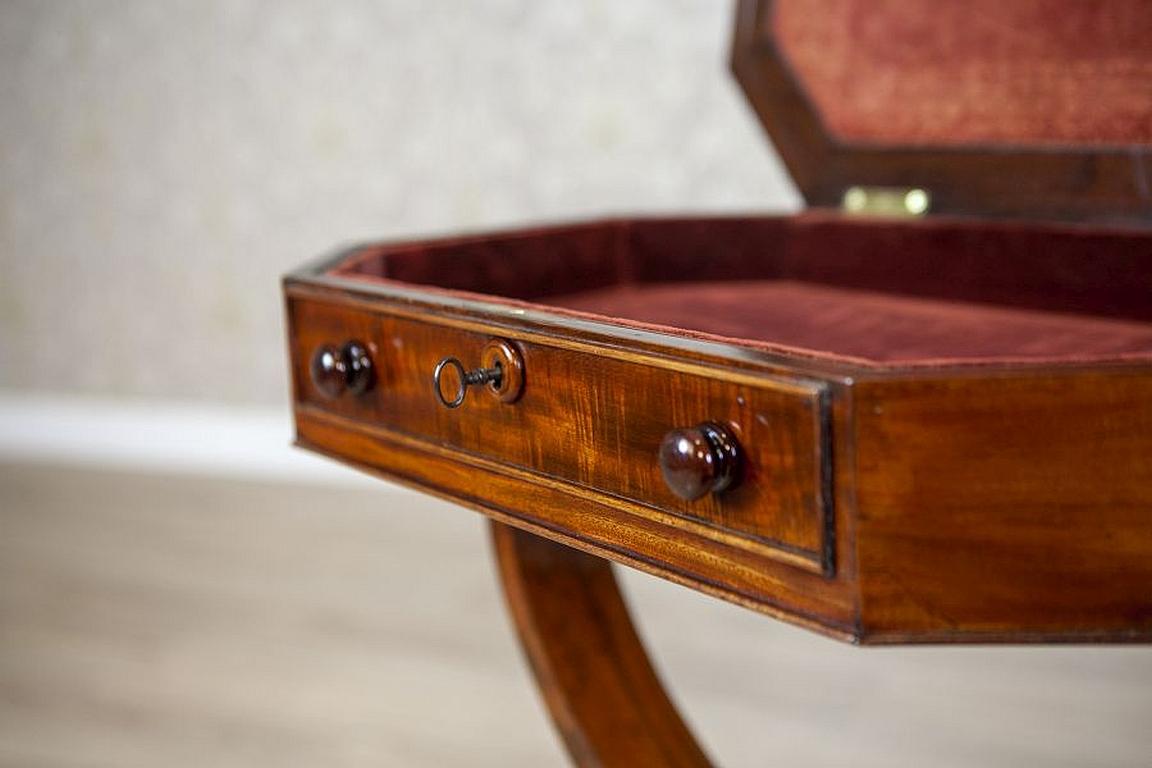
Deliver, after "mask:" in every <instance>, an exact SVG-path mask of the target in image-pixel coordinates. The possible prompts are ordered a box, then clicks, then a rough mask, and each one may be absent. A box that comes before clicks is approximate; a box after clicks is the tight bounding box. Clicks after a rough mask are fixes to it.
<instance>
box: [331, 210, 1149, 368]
mask: <svg viewBox="0 0 1152 768" xmlns="http://www.w3.org/2000/svg"><path fill="white" fill-rule="evenodd" d="M332 272H333V273H334V274H337V275H341V276H344V277H352V278H356V279H368V280H373V281H377V280H380V281H385V282H388V283H393V284H415V285H419V286H421V287H422V288H424V289H425V290H428V291H430V292H433V293H442V294H451V295H456V296H463V297H465V298H473V299H477V298H482V299H485V300H488V301H497V302H500V301H503V302H506V303H510V304H517V305H521V306H535V307H539V308H542V309H549V310H552V311H554V312H558V313H561V314H570V315H579V316H583V317H592V318H595V319H601V320H610V321H612V322H614V323H616V324H619V325H625V326H633V327H643V328H650V329H655V330H659V331H662V332H667V333H671V334H677V335H682V336H690V337H704V338H710V339H716V340H721V341H726V342H729V343H736V344H741V345H745V346H750V347H754V348H758V349H766V350H769V351H775V352H784V353H788V354H799V355H804V356H808V357H817V358H828V359H839V360H849V361H852V362H857V363H861V364H875V365H907V366H938V365H949V364H997V363H1007V362H1018V361H1031V362H1056V363H1064V362H1074V361H1132V360H1138V361H1149V360H1152V233H1150V232H1148V231H1144V230H1127V231H1125V230H1114V229H1092V228H1073V227H1059V226H1051V225H1029V224H1021V223H1015V224H1008V225H1003V224H1002V225H990V224H983V223H977V222H971V221H968V222H963V221H921V222H896V221H865V220H851V219H848V220H845V219H841V218H838V217H820V216H802V217H791V218H787V217H759V218H702V219H650V220H636V221H608V222H598V223H591V224H580V225H572V226H564V227H552V228H543V229H537V230H526V231H518V232H511V233H495V234H491V235H482V236H472V237H463V238H453V239H444V240H435V241H425V242H415V243H408V244H401V245H384V246H370V247H366V248H364V249H361V250H359V251H358V252H356V253H355V254H353V255H352V256H350V257H349V258H348V259H346V260H345V261H344V262H342V263H341V264H339V265H337V266H336V267H335V268H334V269H333V270H332Z"/></svg>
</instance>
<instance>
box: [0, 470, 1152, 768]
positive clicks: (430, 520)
mask: <svg viewBox="0 0 1152 768" xmlns="http://www.w3.org/2000/svg"><path fill="white" fill-rule="evenodd" d="M487 550H488V542H487V537H486V535H485V531H484V529H483V527H482V526H481V524H480V520H479V518H478V517H477V516H476V515H474V514H473V513H471V512H466V511H463V510H459V509H455V508H453V507H450V506H448V505H446V504H442V503H439V502H433V501H425V500H421V499H418V498H416V497H414V496H412V495H407V494H397V493H395V492H393V493H386V492H379V491H371V490H358V489H351V488H348V489H334V488H323V487H318V486H288V485H257V484H251V483H244V482H240V481H236V480H229V481H223V480H206V479H195V478H188V477H184V478H175V477H156V476H134V475H126V474H109V473H101V472H95V471H78V470H67V471H65V470H58V469H55V470H54V469H49V468H32V467H19V466H0V765H3V766H150V767H151V766H166V767H177V766H197V767H198V768H199V767H200V766H277V767H278V768H279V767H288V766H361V765H364V766H368V765H371V766H416V767H423V766H430V767H431V766H435V767H436V768H443V767H446V766H447V767H451V766H547V765H559V764H561V763H562V759H563V758H562V754H561V752H560V750H559V748H558V747H557V745H556V742H555V741H554V739H553V736H552V733H551V730H550V726H549V724H548V723H547V721H546V720H545V718H544V716H543V715H542V714H541V711H540V709H539V707H538V705H537V700H536V696H535V691H534V690H533V689H532V688H531V687H530V683H529V680H528V677H527V675H526V673H525V671H524V669H523V668H522V666H521V660H520V657H519V653H518V650H517V649H516V648H515V646H514V643H513V638H512V633H511V629H510V628H509V626H508V624H507V622H506V619H505V616H504V612H503V605H502V604H501V602H500V598H499V595H498V593H497V592H496V584H495V579H494V577H493V574H492V573H491V572H490V570H489V567H488V551H487ZM626 585H627V587H628V589H629V592H630V594H631V595H632V596H633V598H634V600H635V603H636V605H637V607H638V611H639V612H640V614H641V619H642V629H643V630H644V632H645V634H646V635H647V636H648V637H649V640H650V642H651V644H652V645H653V647H654V650H655V652H656V655H657V658H658V661H659V662H660V664H661V666H662V667H663V669H664V670H665V672H666V675H667V677H669V678H670V679H671V682H672V687H673V690H674V691H675V693H676V694H677V696H678V697H679V698H680V699H681V701H682V704H683V706H684V708H685V710H686V712H687V714H688V716H689V718H690V720H691V721H692V722H693V723H694V724H695V725H696V726H697V730H698V731H699V732H700V733H701V734H702V736H703V740H704V741H705V743H706V744H707V745H708V747H709V749H710V751H711V752H712V754H713V755H714V756H715V757H716V758H717V759H718V761H719V762H721V763H722V764H724V765H729V766H762V765H785V764H788V765H798V766H840V765H848V764H851V765H854V766H881V765H883V766H891V765H896V766H901V765H907V766H934V767H935V768H940V767H942V766H943V767H947V766H1037V765H1043V766H1077V767H1080V766H1144V767H1146V766H1152V650H1149V649H1144V648H1102V649H1101V648H1078V647H1064V648H999V649H987V648H959V649H957V648H927V649H924V648H918V649H872V650H861V649H856V648H851V647H847V646H842V645H838V644H836V643H833V642H831V641H828V640H824V639H822V638H818V637H813V636H810V635H808V634H806V633H804V632H801V631H798V630H795V629H792V628H790V627H786V626H783V625H781V624H779V623H777V622H774V621H772V620H770V619H767V618H763V617H760V616H757V615H754V614H752V613H749V612H747V611H744V610H741V609H738V608H734V607H731V606H727V605H723V604H721V603H718V602H716V601H712V600H708V599H704V598H700V597H697V596H695V595H693V594H691V593H688V592H686V591H684V590H682V589H680V588H676V587H672V586H670V585H666V584H663V583H661V582H658V581H656V580H654V579H651V578H648V577H645V576H641V575H638V574H630V575H629V576H628V578H627V581H626Z"/></svg>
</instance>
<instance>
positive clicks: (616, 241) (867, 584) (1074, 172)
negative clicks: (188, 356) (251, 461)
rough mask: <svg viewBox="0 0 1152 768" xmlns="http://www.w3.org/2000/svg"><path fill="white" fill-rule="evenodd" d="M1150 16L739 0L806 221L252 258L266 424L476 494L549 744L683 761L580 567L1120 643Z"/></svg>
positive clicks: (890, 636) (707, 220) (1150, 597)
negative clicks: (278, 277)
mask: <svg viewBox="0 0 1152 768" xmlns="http://www.w3.org/2000/svg"><path fill="white" fill-rule="evenodd" d="M974 5H975V6H979V7H978V8H974ZM977 11H978V12H979V13H977ZM977 16H979V22H980V23H978V24H977V23H974V21H973V19H974V18H975V17H977ZM1149 29H1152V5H1150V4H1148V3H1143V2H1136V1H1134V0H1107V1H1106V2H1098V3H1083V4H1075V5H1069V4H1064V3H1061V2H1058V1H1057V0H1022V2H1019V3H1004V2H1002V0H997V2H985V1H984V0H977V1H976V2H975V3H973V2H971V0H970V1H968V2H964V3H960V2H954V1H944V2H941V1H940V0H892V1H891V2H886V3H880V4H877V3H871V2H865V0H806V2H801V0H776V2H768V1H767V0H761V1H756V0H745V1H744V2H741V3H740V5H739V9H738V12H737V24H736V35H735V39H734V45H733V51H734V53H733V67H734V70H735V72H736V74H737V77H738V79H739V80H740V82H741V84H742V86H743V87H744V90H745V92H746V94H747V95H748V97H749V100H750V101H751V103H752V105H753V107H754V108H755V110H756V112H757V114H758V115H759V117H760V118H761V120H762V122H763V123H764V124H765V127H766V128H767V129H768V132H769V134H770V135H771V136H772V138H773V140H774V141H775V143H776V145H777V148H778V149H779V150H780V153H781V156H782V157H783V158H784V160H785V162H786V164H787V165H788V167H789V170H790V171H791V172H792V174H793V176H794V178H795V179H796V180H797V184H798V185H799V187H800V189H801V190H802V191H803V192H804V194H805V197H806V198H807V199H808V200H809V202H810V203H812V204H813V208H812V209H811V210H809V211H807V212H805V213H802V214H800V215H797V216H735V217H676V218H649V219H636V218H621V219H610V220H601V221H591V222H585V223H577V224H570V225H560V226H552V227H539V228H532V229H522V230H516V231H509V232H498V233H488V234H480V235H469V236H460V237H452V238H441V239H434V240H414V241H410V242H404V243H386V244H367V245H362V246H356V247H352V248H349V249H346V250H343V251H341V252H339V253H337V254H335V255H333V256H330V257H328V258H326V259H325V260H323V261H322V262H319V263H317V264H315V265H313V266H310V267H306V268H304V269H302V270H300V271H298V272H296V273H293V274H292V275H289V276H288V277H287V278H286V279H285V282H284V289H285V297H286V302H287V317H288V335H289V351H290V356H291V361H292V376H293V387H294V389H293V392H294V403H295V419H296V428H297V440H298V443H299V444H300V445H302V446H304V447H306V448H309V449H311V450H314V451H317V452H320V453H323V454H326V455H328V456H332V457H334V458H336V459H338V460H341V461H343V462H346V463H348V464H351V465H353V466H356V467H360V468H362V469H364V470H366V471H368V472H371V473H374V474H378V475H380V476H382V477H387V478H391V479H393V480H396V481H399V482H402V483H406V484H409V485H412V486H415V487H417V488H420V489H422V490H424V491H426V492H428V493H431V494H434V495H438V496H441V497H444V498H447V499H450V500H452V501H455V502H457V503H459V504H460V505H462V506H466V507H471V508H473V509H475V510H478V511H480V512H481V513H483V514H485V515H486V516H488V517H489V518H491V520H492V533H493V539H494V544H495V552H496V556H497V560H498V563H499V568H500V573H501V577H502V583H503V585H504V591H505V593H506V595H507V599H508V604H509V607H510V610H511V613H512V616H513V618H514V619H515V622H516V625H517V628H518V630H519V634H520V639H521V642H522V645H523V648H524V650H525V653H526V654H527V657H528V659H529V661H530V663H531V666H532V669H533V672H534V673H535V675H536V679H537V681H538V683H539V685H540V687H541V689H542V691H543V694H544V698H545V701H546V702H547V704H548V707H549V709H550V710H551V712H552V716H553V719H554V721H555V722H556V725H557V727H558V728H559V730H560V733H561V735H562V736H563V738H564V741H565V743H566V744H567V746H568V749H569V752H570V753H571V755H572V757H573V759H574V760H575V762H576V763H578V764H580V765H629V766H631V765H654V766H655V765H706V764H707V758H706V757H705V755H704V753H703V752H702V751H701V749H700V748H699V747H698V746H697V745H696V743H695V741H694V740H693V738H692V736H691V734H690V733H689V732H688V730H687V728H686V727H685V726H684V724H683V722H682V721H681V719H680V718H679V716H678V715H677V713H676V711H675V709H674V707H673V706H672V704H671V703H670V702H669V700H668V697H667V696H666V695H665V693H664V691H663V689H662V687H661V685H660V682H659V680H658V679H657V676H656V675H655V673H654V672H653V670H652V667H651V665H650V663H649V662H648V659H647V657H646V654H645V652H644V649H643V647H642V645H641V643H640V641H639V639H638V638H637V635H636V632H635V631H634V629H633V627H632V624H631V621H630V619H629V616H628V611H627V608H626V606H625V603H624V601H623V599H622V598H621V595H620V593H619V590H618V588H617V585H616V582H615V580H614V577H613V574H612V571H611V568H610V566H609V561H614V562H616V563H622V564H625V565H629V566H631V567H634V568H638V569H641V570H644V571H647V572H649V573H652V574H655V575H657V576H660V577H662V578H665V579H668V580H670V581H673V582H676V583H678V584H682V585H684V586H686V587H689V588H692V589H696V590H699V591H701V592H704V593H707V594H709V595H713V596H715V597H718V598H721V599H724V600H729V601H732V602H734V603H737V604H740V605H743V606H746V607H748V608H751V609H753V610H756V611H760V612H762V613H765V614H767V615H769V616H773V617H776V618H779V619H783V620H785V621H789V622H792V623H795V624H798V625H801V626H803V627H806V628H809V629H812V630H814V631H817V632H821V633H823V634H826V635H829V636H832V637H834V638H838V639H841V640H844V641H848V642H854V643H861V644H883V643H945V642H946V643H955V642H980V643H988V642H1011V643H1037V642H1081V643H1085V642H1109V643H1119V642H1148V641H1149V640H1152V230H1150V229H1149V224H1150V223H1152V191H1150V190H1152V183H1150V181H1149V179H1152V159H1150V156H1149V154H1150V153H1149V147H1150V146H1152V87H1149V86H1150V85H1152V83H1150V82H1149V80H1150V77H1149V75H1148V73H1149V72H1150V71H1152V70H1150V69H1149V59H1150V58H1152V49H1149V47H1148V46H1147V42H1146V41H1147V34H1146V33H1147V30H1149ZM1072 61H1074V62H1075V66H1063V63H1064V62H1072ZM977 214H979V215H977Z"/></svg>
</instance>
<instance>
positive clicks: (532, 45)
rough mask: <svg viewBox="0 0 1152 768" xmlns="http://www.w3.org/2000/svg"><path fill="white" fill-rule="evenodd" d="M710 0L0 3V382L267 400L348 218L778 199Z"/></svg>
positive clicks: (363, 221)
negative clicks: (299, 279)
mask: <svg viewBox="0 0 1152 768" xmlns="http://www.w3.org/2000/svg"><path fill="white" fill-rule="evenodd" d="M731 12H732V8H731V5H730V4H729V3H727V2H719V1H718V0H678V1H677V2H669V1H668V0H629V2H626V3H615V2H611V1H610V0H581V2H571V0H547V1H541V0H534V1H530V0H484V1H483V2H479V1H473V2H467V3H460V2H452V3H421V2H413V1H412V0H406V1H398V0H346V1H344V2H337V3H316V2H309V1H307V0H297V1H295V2H276V3H256V2H250V1H239V0H211V1H205V0H196V1H195V2H188V1H182V2H162V3H155V2H147V1H145V0H124V1H122V2H116V3H99V2H77V1H75V0H53V2H49V3H45V2H38V1H37V0H20V1H18V2H13V1H12V0H6V1H5V2H4V3H3V4H0V387H3V388H20V389H39V390H45V389H47V390H52V391H65V392H86V393H93V394H101V395H113V396H148V397H163V398H168V397H172V398H182V399H206V400H224V401H230V402H237V403H268V404H275V403H279V402H283V401H284V400H285V399H286V376H285V365H284V361H283V357H284V347H283V342H282V332H281V315H280V313H281V308H280V302H279V296H278V292H279V286H278V283H277V279H278V276H279V275H280V274H281V273H282V272H284V271H285V270H287V269H289V268H291V267H293V266H294V265H296V264H298V263H300V262H302V261H304V260H306V259H309V258H311V257H313V256H315V255H316V254H318V253H320V252H323V251H325V250H327V249H329V248H331V247H333V246H334V245H336V244H338V243H341V242H343V241H348V240H357V239H363V238H371V237H389V236H396V235H407V234H419V233H437V232H446V231H452V230H459V229H474V228H482V227H489V226H499V225H506V224H519V223H522V222H529V221H536V220H551V219H560V218H566V217H587V216H595V215H599V214H602V213H616V212H625V211H664V210H673V211H683V210H710V211H711V210H728V209H740V210H748V209H769V208H775V209H779V208H788V207H794V206H795V205H796V204H797V198H796V194H795V192H794V190H793V189H792V187H791V186H790V182H789V181H788V180H787V178H786V176H785V174H784V173H783V172H782V169H781V167H780V165H779V162H778V161H777V159H776V158H775V156H774V155H773V153H772V151H771V150H770V149H769V148H768V146H767V144H766V142H765V141H764V140H763V139H762V138H761V134H760V132H759V129H758V127H757V125H756V123H755V121H754V119H753V117H752V116H751V114H750V111H749V110H748V108H747V107H746V106H745V104H744V102H743V100H742V98H741V96H740V94H739V91H738V89H737V88H736V86H735V84H734V83H733V82H732V80H731V78H730V76H729V75H728V72H727V62H726V55H727V52H726V48H727V45H728V38H729V30H730V26H731Z"/></svg>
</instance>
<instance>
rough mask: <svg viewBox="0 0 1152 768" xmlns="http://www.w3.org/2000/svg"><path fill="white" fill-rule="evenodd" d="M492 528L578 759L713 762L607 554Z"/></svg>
mask: <svg viewBox="0 0 1152 768" xmlns="http://www.w3.org/2000/svg"><path fill="white" fill-rule="evenodd" d="M491 525H492V539H493V542H494V545H495V550H496V559H497V561H498V563H499V566H500V578H501V581H502V583H503V586H504V595H505V597H506V599H507V601H508V608H509V611H510V612H511V614H512V618H513V620H514V621H515V624H516V629H517V632H518V633H519V635H520V644H521V646H522V647H523V649H524V652H525V654H526V655H527V657H528V661H529V663H530V664H531V666H532V671H533V673H534V674H535V676H536V683H537V685H538V686H539V688H540V690H541V692H542V693H543V696H544V701H545V702H546V703H547V704H548V709H549V710H550V711H551V713H552V720H553V722H555V724H556V727H557V728H558V729H559V731H560V735H561V736H563V738H564V743H565V744H566V745H567V747H568V752H569V754H570V755H571V756H572V759H573V761H574V762H575V763H576V764H577V765H579V766H609V767H611V766H629V768H631V767H632V766H645V767H648V766H682V767H684V768H687V767H688V766H692V767H693V768H699V767H700V766H708V765H711V763H710V762H709V760H708V758H707V756H706V755H705V754H704V751H703V750H702V749H701V748H700V747H699V745H697V743H696V740H695V739H694V738H693V737H692V734H691V732H689V730H688V727H687V726H686V725H685V724H684V721H683V720H681V719H680V715H679V713H678V712H677V711H676V707H675V706H674V705H673V704H672V702H671V701H670V700H669V699H668V695H667V694H666V693H665V692H664V687H663V685H661V683H660V679H659V678H658V677H657V676H656V672H655V671H654V670H653V669H652V665H651V664H650V663H649V661H648V655H647V653H646V652H645V650H644V645H643V643H642V642H641V641H640V638H639V637H638V636H637V634H636V630H635V629H634V628H633V626H632V620H631V618H630V617H629V615H628V608H627V606H626V605H625V603H624V598H623V596H622V595H621V594H620V590H619V588H618V586H617V584H616V577H615V576H614V575H613V574H612V569H611V565H610V564H609V563H608V561H606V560H602V559H600V558H598V557H594V556H592V555H587V554H585V553H583V552H580V551H578V550H575V549H572V548H570V547H566V546H564V545H562V544H557V543H555V542H552V541H549V540H547V539H543V538H540V537H538V536H534V535H533V534H530V533H525V532H524V531H521V530H519V529H516V528H513V527H511V526H507V525H504V524H502V523H497V522H493V523H492V524H491Z"/></svg>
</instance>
